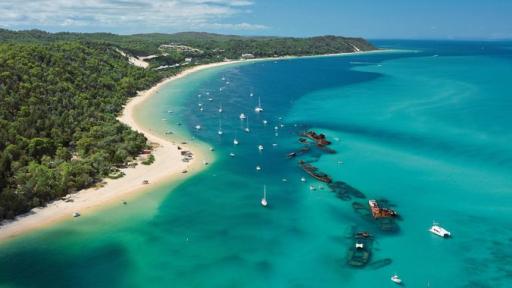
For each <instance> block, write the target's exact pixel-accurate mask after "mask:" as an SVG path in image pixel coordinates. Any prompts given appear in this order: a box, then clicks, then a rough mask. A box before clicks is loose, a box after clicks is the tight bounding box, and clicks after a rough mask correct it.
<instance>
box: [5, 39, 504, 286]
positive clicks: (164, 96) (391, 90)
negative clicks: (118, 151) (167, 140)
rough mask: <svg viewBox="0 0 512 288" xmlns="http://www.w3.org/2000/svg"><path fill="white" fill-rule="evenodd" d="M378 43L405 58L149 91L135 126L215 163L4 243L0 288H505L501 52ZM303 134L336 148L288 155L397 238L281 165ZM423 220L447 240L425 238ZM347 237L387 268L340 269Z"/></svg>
mask: <svg viewBox="0 0 512 288" xmlns="http://www.w3.org/2000/svg"><path fill="white" fill-rule="evenodd" d="M376 43H377V45H380V46H381V47H389V48H401V49H408V50H413V51H412V52H403V53H398V52H397V53H381V54H368V55H358V56H343V57H327V58H309V59H294V60H284V61H275V62H274V61H268V62H257V63H252V64H240V65H233V66H226V67H222V68H216V69H212V70H207V71H202V72H199V73H196V74H193V75H191V76H190V77H187V78H184V79H181V80H179V81H177V82H175V83H173V84H171V85H168V86H166V87H164V88H163V89H162V90H161V91H160V92H159V93H158V95H157V96H155V97H154V98H152V99H151V100H150V101H149V102H148V104H147V105H145V106H144V107H142V109H141V110H140V111H139V112H138V113H139V114H138V115H137V116H138V117H139V118H140V119H141V121H143V122H144V123H145V125H148V126H150V127H152V129H154V130H155V131H157V132H159V133H161V134H163V133H165V132H168V131H169V130H171V131H173V132H181V133H180V135H184V136H183V137H181V138H173V139H175V140H176V141H178V140H179V141H182V140H186V141H196V140H200V141H202V142H206V143H208V144H209V145H211V146H212V147H214V148H215V154H216V157H217V160H216V161H215V162H214V163H212V165H211V166H210V167H209V168H208V169H206V170H205V171H204V172H202V173H200V174H198V175H196V176H194V177H192V178H190V179H189V180H187V181H185V182H183V183H178V184H176V185H177V187H175V186H176V185H173V186H169V185H162V186H161V187H158V188H157V189H155V190H154V191H151V192H149V193H147V194H144V195H141V196H140V197H138V198H136V199H133V200H131V201H130V202H129V204H128V205H127V206H124V205H121V204H119V205H117V206H115V207H113V208H111V209H107V210H104V211H100V212H98V213H95V214H94V215H84V216H83V217H80V218H79V219H73V220H72V221H68V222H66V223H63V224H60V225H58V226H54V227H51V228H49V229H45V230H43V231H38V232H34V233H31V234H29V235H26V236H24V237H21V238H18V239H16V240H15V241H11V242H8V243H5V244H3V245H2V246H1V247H0V249H1V250H0V283H1V285H0V286H2V287H43V286H48V287H64V286H66V287H67V286H75V287H145V286H148V287H394V286H395V284H393V283H392V282H391V281H390V279H389V278H390V277H391V275H393V274H394V273H398V274H399V275H400V276H401V277H402V279H403V280H404V282H405V283H406V286H407V287H427V283H429V284H430V287H512V264H511V263H512V248H511V247H512V225H511V223H512V193H511V192H512V177H511V174H512V173H511V172H512V164H511V163H512V162H511V160H512V148H510V147H511V145H510V142H511V140H512V127H511V125H510V123H512V113H511V111H512V88H511V86H510V83H509V82H510V79H511V78H510V77H511V75H512V50H510V48H509V47H511V43H504V42H485V43H477V42H428V41H426V42H417V41H381V42H376ZM507 47H508V48H507ZM222 78H224V79H225V80H222ZM226 81H229V84H226ZM221 87H222V91H220V90H219V88H221ZM207 92H208V93H209V95H207ZM250 93H253V94H254V96H252V97H251V96H250ZM171 94H172V95H173V97H170V95H171ZM198 94H201V95H202V96H201V97H200V98H199V97H198ZM176 95H180V96H178V97H175V96H176ZM258 96H260V97H261V101H262V104H263V107H264V109H265V111H264V112H262V113H261V114H256V113H254V112H253V109H254V107H255V106H256V105H257V101H258V100H257V98H258ZM209 97H211V98H213V99H212V101H208V98H209ZM221 102H222V107H223V110H224V112H223V113H222V114H221V115H219V113H218V111H217V109H218V107H219V106H220V103H221ZM198 103H202V104H203V107H204V111H203V112H200V111H199V106H198ZM170 109H172V110H173V111H174V113H172V114H171V113H168V112H167V111H168V110H170ZM242 112H243V113H245V114H246V115H249V123H250V128H251V132H250V133H245V132H244V131H243V130H242V128H243V127H245V126H243V123H241V121H240V119H239V118H238V115H239V114H240V113H242ZM219 118H221V119H222V130H223V132H224V134H223V136H222V137H219V136H218V135H217V130H218V128H219ZM162 119H166V120H162ZM263 120H267V121H268V123H267V125H264V124H263ZM177 123H181V124H182V126H177ZM198 124H199V125H201V126H202V129H201V130H200V131H195V129H194V128H193V127H194V126H195V125H198ZM281 124H282V125H283V127H281V126H280V125H281ZM274 126H278V129H277V132H278V135H277V136H276V135H275V131H274ZM305 128H311V129H315V130H317V131H320V132H324V133H325V134H326V135H327V136H328V137H329V138H330V139H335V138H339V139H340V141H334V142H333V145H332V146H333V147H332V148H333V149H335V150H337V153H336V154H324V153H322V152H321V151H319V150H312V151H311V152H310V153H308V154H307V155H305V156H303V157H301V159H305V160H311V161H315V163H314V165H315V166H318V167H319V168H320V169H321V170H322V171H325V172H327V173H328V174H330V175H331V176H332V177H333V178H334V179H335V180H337V181H344V182H346V183H348V184H350V185H351V186H353V187H355V188H357V189H359V190H360V191H362V192H363V193H364V194H365V195H366V197H367V199H368V198H369V199H371V198H376V199H381V198H386V199H388V200H389V201H391V202H392V203H393V204H394V205H395V207H394V208H395V209H397V210H398V211H399V212H400V214H401V215H402V220H400V221H398V222H397V223H398V225H399V230H398V231H395V232H394V233H384V232H382V231H380V230H379V229H377V226H376V225H375V223H373V222H372V221H368V220H367V219H365V218H363V217H361V216H360V215H358V214H356V213H355V212H354V210H353V209H352V202H353V201H358V202H361V203H365V202H366V201H367V199H366V200H365V199H355V198H352V199H349V200H347V199H344V200H343V199H339V198H337V197H335V194H334V193H331V192H330V191H329V189H327V187H325V185H323V186H324V187H325V189H323V190H321V189H317V190H314V191H310V189H309V185H310V184H313V185H316V186H319V185H321V184H319V183H318V182H316V181H313V180H312V179H310V178H308V182H307V183H302V182H301V181H300V180H299V179H300V178H301V177H302V176H304V173H303V172H302V171H301V170H300V169H298V168H297V159H294V160H289V159H287V158H286V154H287V153H289V152H291V151H293V150H296V149H298V148H299V147H300V145H299V143H298V142H297V138H298V136H297V133H299V132H300V131H301V130H303V129H305ZM170 137H175V136H170ZM234 137H236V138H237V139H239V141H240V145H238V146H234V145H233V144H232V140H233V138H234ZM259 144H262V145H263V146H264V150H263V152H259V151H258V149H257V146H258V145H259ZM272 144H277V145H276V146H275V147H274V146H273V145H272ZM231 152H233V153H235V154H236V157H229V153H231ZM339 161H342V163H343V164H340V163H341V162H339ZM257 165H260V166H261V168H262V170H261V171H256V169H255V168H256V166H257ZM283 178H286V179H287V180H288V181H287V182H283V181H282V179H283ZM264 184H265V185H267V190H268V200H269V203H270V206H269V207H268V208H266V209H264V208H262V207H261V206H260V205H259V201H260V198H261V191H262V186H263V185H264ZM433 220H436V221H439V222H440V223H442V225H443V226H445V227H446V228H448V229H449V230H450V231H451V232H452V234H453V238H452V239H448V240H445V239H441V238H439V237H437V236H434V235H432V234H430V233H429V232H428V231H427V230H428V228H429V227H430V225H431V223H432V221H433ZM354 227H355V228H354ZM352 229H360V230H368V231H370V232H372V233H373V234H375V236H376V239H375V241H374V243H373V250H372V251H373V254H372V258H371V261H372V262H374V263H375V262H377V261H379V260H382V259H386V258H389V259H391V260H392V263H391V264H390V265H388V266H384V267H381V268H378V267H375V266H372V265H369V266H368V267H366V268H362V269H354V268H351V267H349V266H347V265H346V254H347V249H348V248H349V246H351V245H352V240H351V239H350V238H349V237H347V236H348V234H349V232H350V231H351V230H352Z"/></svg>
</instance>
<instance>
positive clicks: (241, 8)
mask: <svg viewBox="0 0 512 288" xmlns="http://www.w3.org/2000/svg"><path fill="white" fill-rule="evenodd" d="M0 28H5V29H12V30H23V29H41V30H46V31H50V32H60V31H69V32H112V33H118V34H134V33H148V32H163V33H173V32H180V31H205V32H215V33H224V34H240V35H276V36H297V37H303V36H313V35H327V34H330V35H341V36H360V37H365V38H370V39H386V38H393V39H488V40H493V39H512V0H313V1H312V0H152V1H148V0H0Z"/></svg>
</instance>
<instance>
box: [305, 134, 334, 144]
mask: <svg viewBox="0 0 512 288" xmlns="http://www.w3.org/2000/svg"><path fill="white" fill-rule="evenodd" d="M302 136H304V137H307V138H309V139H311V140H313V141H315V143H316V145H317V146H319V147H324V146H327V145H330V144H331V142H330V141H328V140H327V138H326V137H325V135H324V134H322V133H320V134H317V133H316V132H315V131H306V132H304V134H302Z"/></svg>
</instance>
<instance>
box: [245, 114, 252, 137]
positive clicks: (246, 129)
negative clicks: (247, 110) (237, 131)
mask: <svg viewBox="0 0 512 288" xmlns="http://www.w3.org/2000/svg"><path fill="white" fill-rule="evenodd" d="M244 131H245V132H247V133H249V132H251V130H250V129H249V117H247V126H246V127H245V129H244Z"/></svg>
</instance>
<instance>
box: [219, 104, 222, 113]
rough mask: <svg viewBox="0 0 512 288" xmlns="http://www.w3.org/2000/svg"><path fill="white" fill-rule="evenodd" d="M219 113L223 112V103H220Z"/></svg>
mask: <svg viewBox="0 0 512 288" xmlns="http://www.w3.org/2000/svg"><path fill="white" fill-rule="evenodd" d="M219 113H222V103H220V106H219Z"/></svg>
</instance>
